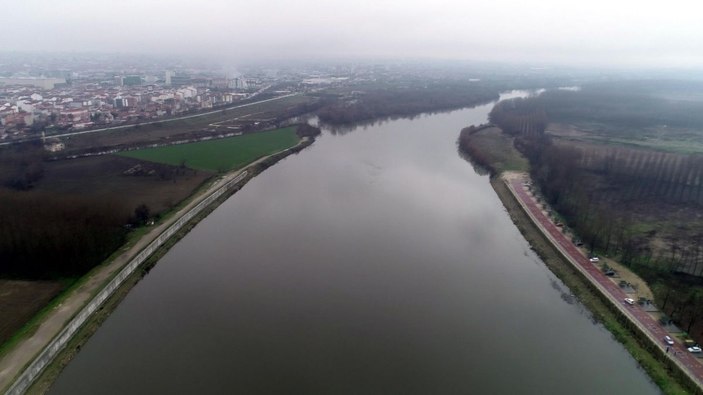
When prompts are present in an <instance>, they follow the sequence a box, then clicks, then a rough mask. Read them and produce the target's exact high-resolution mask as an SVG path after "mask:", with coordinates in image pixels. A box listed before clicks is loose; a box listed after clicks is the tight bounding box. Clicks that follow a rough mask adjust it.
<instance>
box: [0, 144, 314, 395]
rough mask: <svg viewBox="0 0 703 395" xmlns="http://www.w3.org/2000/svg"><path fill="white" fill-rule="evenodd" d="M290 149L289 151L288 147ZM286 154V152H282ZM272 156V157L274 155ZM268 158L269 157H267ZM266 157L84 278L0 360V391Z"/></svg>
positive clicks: (216, 184) (216, 185)
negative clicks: (198, 209) (156, 245)
mask: <svg viewBox="0 0 703 395" xmlns="http://www.w3.org/2000/svg"><path fill="white" fill-rule="evenodd" d="M305 141H307V138H303V139H301V140H300V142H299V143H298V144H302V143H304V142H305ZM289 149H292V148H289ZM284 151H285V150H284ZM273 155H275V154H273ZM269 156H270V155H269ZM269 156H265V157H263V158H260V159H258V160H256V161H254V162H252V163H249V164H248V165H247V166H246V167H245V168H242V169H240V170H237V171H233V172H231V173H228V174H226V175H225V176H223V177H221V178H220V179H218V180H217V181H215V182H214V183H212V185H210V186H209V187H208V188H207V189H206V190H205V191H202V192H200V193H199V194H198V195H196V196H195V197H194V198H193V199H192V200H191V201H190V202H189V203H188V204H187V205H185V206H184V207H183V208H181V209H180V210H178V212H176V213H174V214H173V215H171V216H169V217H168V218H167V219H166V220H165V221H163V222H162V223H159V224H158V225H156V226H154V227H153V228H152V229H151V230H150V231H149V232H148V233H147V234H145V235H144V236H142V237H141V238H140V239H139V240H138V241H137V242H136V243H135V244H134V245H132V246H127V247H123V253H122V254H120V255H119V256H118V257H117V258H115V259H113V260H112V261H111V262H110V263H109V264H106V265H100V266H98V267H96V268H95V269H93V271H92V272H91V273H90V274H88V275H87V279H86V280H85V282H84V283H83V284H82V285H81V286H80V287H78V288H77V289H75V290H73V291H72V292H71V294H70V295H68V296H67V297H66V299H65V300H64V301H63V302H62V303H61V304H59V305H58V306H56V307H55V308H54V309H53V310H51V311H50V312H49V313H48V314H47V315H46V316H45V317H44V318H43V320H42V322H41V324H40V325H39V327H38V328H37V330H36V331H35V332H34V333H33V334H32V335H31V336H27V337H25V338H23V339H22V340H20V341H19V342H18V343H17V344H16V345H15V346H14V347H13V348H12V349H11V350H10V351H8V352H7V353H6V354H5V355H3V356H2V358H0V391H4V390H6V389H7V388H8V387H9V386H10V384H12V382H13V380H14V379H15V377H17V376H18V375H19V374H20V373H21V372H22V371H23V369H24V368H25V366H27V365H28V364H29V363H30V362H31V361H32V360H33V359H34V358H35V356H36V355H38V354H39V353H40V352H41V351H42V350H43V349H44V348H45V347H46V345H47V344H49V342H50V341H51V340H52V339H53V338H54V337H56V336H57V334H59V333H60V332H61V330H62V329H63V328H64V326H66V324H67V323H68V322H69V321H70V320H71V318H72V317H74V316H75V315H76V314H77V313H78V312H79V311H80V310H81V309H82V308H83V307H84V306H85V305H86V304H88V302H89V301H90V300H91V299H92V298H93V296H94V295H95V294H96V293H97V292H98V291H99V290H100V289H102V288H103V287H104V286H105V285H106V284H107V283H108V281H109V280H110V279H111V278H112V277H113V276H114V275H115V274H116V273H117V272H118V271H119V270H121V269H122V268H123V267H124V266H126V265H127V264H128V263H129V262H130V261H131V260H132V258H134V257H135V256H136V255H137V254H138V253H139V252H140V251H141V250H143V249H144V248H145V247H146V246H148V245H149V244H150V243H151V242H152V241H154V240H155V239H156V238H157V237H159V235H161V234H162V233H163V232H164V231H165V230H166V229H168V227H169V226H171V225H172V224H173V223H175V222H176V221H177V220H178V219H179V218H181V217H182V216H183V215H184V214H185V213H187V212H188V211H189V210H190V209H192V208H193V207H195V206H196V205H197V204H198V203H200V202H201V201H203V200H204V199H206V198H207V197H208V196H210V195H211V194H212V193H214V192H215V191H217V190H218V189H219V188H221V187H222V186H224V185H225V184H226V183H227V182H229V181H230V180H233V179H235V178H236V177H237V176H239V174H240V173H241V172H243V171H244V170H245V169H246V168H249V167H250V166H252V165H255V164H257V163H259V162H261V161H263V160H265V159H267V158H268V157H269Z"/></svg>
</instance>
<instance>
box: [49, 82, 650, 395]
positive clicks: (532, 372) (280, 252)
mask: <svg viewBox="0 0 703 395" xmlns="http://www.w3.org/2000/svg"><path fill="white" fill-rule="evenodd" d="M515 94H519V93H515ZM490 108H491V105H484V106H478V107H475V108H472V109H464V110H459V111H453V112H448V113H440V114H433V115H423V116H419V117H416V118H415V119H412V120H410V119H400V120H391V121H385V122H380V123H377V124H375V125H366V126H359V127H356V128H352V130H347V131H345V132H344V133H340V132H336V133H333V132H331V131H329V130H326V131H325V133H324V134H323V136H321V138H320V139H319V140H318V141H317V142H316V143H315V144H314V145H313V146H312V147H310V148H308V149H306V150H305V151H303V152H301V153H300V154H298V155H294V156H291V157H288V158H286V159H285V160H283V161H282V162H280V163H278V164H277V165H275V166H274V167H272V168H270V169H268V170H267V171H266V172H264V173H263V174H262V175H260V176H258V177H257V178H255V179H254V180H252V181H251V182H250V183H249V184H247V185H246V186H245V187H244V188H243V189H242V190H241V191H239V192H238V193H237V194H236V195H234V196H233V197H232V198H230V199H229V200H228V201H227V202H225V203H224V204H223V205H221V206H220V207H219V208H217V209H216V210H215V211H214V212H213V213H212V214H211V215H210V216H208V217H207V218H206V219H205V220H203V221H202V222H201V223H200V224H198V226H197V227H196V228H195V229H193V231H192V232H191V233H189V234H188V235H187V236H186V237H185V238H184V239H183V240H181V241H180V242H179V243H178V244H177V245H176V246H174V247H173V248H172V249H171V250H170V251H169V252H168V253H167V254H166V255H165V256H164V257H163V258H162V259H161V261H160V262H159V264H158V265H157V266H156V267H155V268H154V269H153V270H152V271H151V272H150V273H149V274H148V275H147V276H146V277H145V278H144V280H143V281H142V282H140V283H139V284H138V285H137V286H136V287H135V288H134V289H133V290H132V291H131V293H130V294H129V295H128V296H127V298H126V299H125V300H124V301H123V302H122V304H121V305H120V306H119V307H118V308H117V309H116V311H115V312H114V313H113V314H112V315H111V316H110V318H109V319H108V320H107V321H106V322H105V323H104V325H103V326H102V327H101V328H100V329H99V330H98V331H97V332H96V333H95V335H94V336H93V337H92V338H91V339H90V340H89V341H88V342H87V344H86V345H85V346H84V347H83V349H82V350H81V351H80V353H79V354H78V355H77V357H76V358H75V359H74V360H73V361H72V362H71V363H70V364H69V365H68V367H67V368H66V369H65V370H64V371H63V372H62V374H61V375H60V376H59V378H58V380H57V381H56V382H55V384H54V386H53V387H52V389H51V391H50V392H51V393H52V394H156V393H170V394H173V393H189V394H192V393H223V394H225V393H242V394H254V393H266V394H268V393H284V394H294V393H295V394H298V393H300V394H345V393H348V394H371V393H378V394H452V393H457V394H470V393H475V394H515V393H520V394H567V393H568V394H655V393H658V392H659V391H658V389H657V387H656V386H655V385H654V384H653V383H652V382H651V380H649V378H648V377H647V376H646V374H645V373H644V372H643V371H642V370H641V369H640V368H639V367H638V365H637V363H636V362H635V361H634V360H633V359H632V357H631V356H630V355H629V354H628V353H627V352H626V351H625V350H624V349H623V347H622V346H621V345H620V344H619V343H617V342H616V341H615V340H614V339H613V338H612V336H611V335H610V334H609V333H608V332H607V331H606V330H605V329H604V328H603V327H602V326H601V325H599V324H597V323H595V322H594V321H593V320H592V318H591V316H590V314H589V313H588V311H586V310H585V309H584V307H583V306H582V305H580V304H579V303H578V301H575V300H574V298H573V297H572V296H571V295H570V292H569V290H568V288H566V287H565V286H564V285H563V284H562V283H561V282H560V281H559V280H558V279H556V278H555V276H554V275H553V274H552V273H551V272H550V271H549V270H548V269H547V268H546V267H545V266H544V264H543V263H542V262H541V261H540V259H539V258H538V257H537V256H536V255H535V254H534V253H533V252H532V251H531V250H530V249H529V246H528V244H527V242H526V241H525V240H524V239H523V238H522V236H521V235H520V233H519V232H518V230H517V229H516V228H515V226H514V225H513V224H512V222H511V221H510V218H509V217H508V215H507V213H506V212H505V210H504V208H503V206H502V205H501V202H500V201H499V200H498V198H497V196H496V195H495V193H494V191H493V190H492V188H491V186H490V184H489V182H488V178H487V177H486V176H481V175H478V174H476V173H475V172H474V170H473V169H472V167H471V165H470V164H469V163H467V162H466V161H465V160H463V159H462V158H461V157H460V156H459V155H458V154H457V149H456V139H457V137H458V133H459V130H460V129H461V128H462V127H464V126H467V125H470V124H477V123H482V122H485V120H486V116H487V113H488V111H490Z"/></svg>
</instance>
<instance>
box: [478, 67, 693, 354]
mask: <svg viewBox="0 0 703 395" xmlns="http://www.w3.org/2000/svg"><path fill="white" fill-rule="evenodd" d="M694 85H695V83H694ZM625 88H631V89H625ZM687 92H688V88H686V87H685V86H683V85H681V84H677V83H671V82H666V81H665V82H651V81H648V82H644V83H641V84H637V83H634V82H626V83H622V84H620V83H613V84H610V85H609V86H605V85H602V84H596V85H589V86H586V87H583V89H582V90H580V91H547V92H545V93H543V94H542V95H540V96H537V97H531V98H527V99H514V100H509V101H504V102H501V103H498V104H497V105H496V106H495V108H494V109H493V111H492V112H491V115H490V120H491V122H492V123H494V124H496V125H497V126H499V127H500V128H501V129H502V130H503V131H504V132H505V133H506V134H507V135H509V136H511V137H512V138H513V139H514V146H515V147H516V148H517V149H518V150H519V151H520V152H521V153H523V154H524V155H525V156H526V157H527V159H528V160H529V163H530V174H531V176H532V179H533V180H534V181H535V183H536V184H537V185H538V187H539V190H540V191H541V193H542V194H543V195H544V198H545V200H546V201H547V202H548V203H549V204H550V206H551V207H552V208H554V209H555V211H556V212H557V213H558V215H559V216H560V218H562V219H563V220H564V222H566V224H567V225H568V226H569V227H570V228H571V229H573V230H574V232H575V233H576V234H577V235H578V236H579V237H580V239H581V240H583V242H584V243H585V244H586V247H587V248H588V249H589V250H590V251H591V252H592V253H593V254H600V255H604V256H608V257H611V258H613V259H615V260H617V261H619V262H621V263H622V264H624V265H626V266H627V267H629V268H630V269H631V270H633V271H634V272H636V273H637V274H638V275H640V276H641V277H642V278H644V279H645V281H646V282H647V283H648V284H649V286H650V288H651V289H652V291H653V292H654V296H655V298H656V300H657V305H658V306H659V307H660V308H661V309H662V310H663V311H664V312H665V313H666V315H667V316H668V317H667V319H668V320H673V322H675V323H677V324H678V325H679V326H681V327H682V328H683V329H684V330H685V331H687V332H688V334H689V335H690V336H692V337H693V338H694V339H696V340H699V341H703V322H702V319H703V279H702V278H701V276H702V275H703V249H702V247H701V243H702V242H703V156H701V154H702V153H703V151H699V148H698V147H699V146H697V145H696V144H690V145H688V148H687V150H685V151H681V150H672V149H671V147H673V146H678V143H676V142H677V141H679V139H681V142H683V143H685V142H686V141H687V140H690V139H691V136H695V137H696V139H697V140H698V142H700V141H703V115H702V114H703V102H702V101H697V100H695V96H690V95H687V94H686V93H687ZM682 97H685V98H687V99H686V100H683V99H681V98H682ZM674 98H676V99H674ZM565 124H568V125H569V126H568V127H564V125H565ZM554 125H556V126H554ZM584 125H590V126H593V125H599V126H598V129H588V128H586V127H584ZM552 128H555V129H557V130H558V132H557V133H555V134H552V133H551V132H550V131H551V129H552ZM564 130H569V132H568V133H566V132H564ZM575 130H577V131H578V132H574V131H575ZM653 136H658V137H657V139H654V137H653ZM621 142H624V143H621Z"/></svg>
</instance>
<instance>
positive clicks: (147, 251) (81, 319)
mask: <svg viewBox="0 0 703 395" xmlns="http://www.w3.org/2000/svg"><path fill="white" fill-rule="evenodd" d="M247 174H248V171H247V170H245V171H243V172H242V173H240V174H239V175H238V176H237V177H235V178H234V179H232V180H230V181H228V182H227V183H226V184H225V185H223V186H222V187H220V188H218V189H217V190H216V191H214V192H213V193H212V194H210V195H209V196H208V197H206V198H205V199H203V200H202V201H201V202H200V203H198V204H197V205H196V206H195V207H193V208H191V209H190V210H188V212H187V213H185V214H184V215H183V216H181V217H180V218H178V220H177V221H176V222H174V223H173V224H172V225H171V226H169V227H168V228H167V229H166V230H165V231H163V233H161V234H160V235H159V236H158V237H157V238H156V239H155V240H154V241H152V242H151V243H149V245H148V246H147V247H145V248H144V249H143V250H142V251H140V252H139V254H137V256H135V257H134V258H133V259H132V260H131V261H130V262H129V263H128V264H127V265H126V266H125V267H124V268H122V270H121V271H120V272H119V273H118V274H117V275H116V276H115V277H114V278H113V279H112V280H111V281H110V282H109V283H108V284H107V285H106V286H105V287H104V288H103V289H102V290H101V291H100V292H99V293H98V294H97V295H95V297H94V298H93V299H92V300H91V301H90V302H89V303H88V304H87V305H86V306H85V307H83V309H82V310H81V311H80V312H79V313H78V314H77V315H76V316H75V317H73V319H72V320H71V321H70V322H69V323H68V325H66V327H64V328H63V330H61V332H59V334H58V335H57V336H56V337H55V338H54V339H53V340H52V341H51V342H50V343H49V344H48V345H47V346H46V347H45V348H44V349H43V350H42V351H41V352H40V353H39V355H37V357H36V358H35V359H34V360H33V361H32V362H31V363H30V364H29V366H27V368H26V369H25V370H24V371H23V372H22V373H21V374H20V375H19V376H18V377H17V379H16V380H15V382H14V383H13V384H12V386H11V387H10V388H9V389H8V391H7V392H6V394H7V395H19V394H23V393H24V392H25V391H26V390H27V389H28V388H29V386H30V385H31V384H32V383H33V382H34V380H36V379H37V377H39V375H40V374H41V372H42V371H43V370H44V368H46V367H47V365H49V363H51V362H52V361H53V360H54V358H56V356H57V355H58V354H59V352H60V351H61V350H63V349H64V347H66V344H67V343H68V342H69V341H70V340H71V338H72V337H73V335H75V333H76V332H77V331H78V329H80V327H81V326H82V325H83V324H84V323H85V322H86V321H87V320H88V318H90V316H91V315H92V314H93V313H94V312H95V311H96V310H98V309H99V308H100V306H101V305H102V304H103V303H104V302H105V301H106V300H107V299H108V298H109V297H110V296H111V295H112V294H113V293H114V292H115V291H116V290H117V289H118V288H119V287H120V285H122V283H123V282H124V281H125V279H127V277H129V276H130V275H131V274H132V273H133V272H134V271H135V270H136V269H137V268H138V267H139V265H141V264H142V263H143V262H144V261H146V259H147V258H149V256H151V254H153V253H154V251H156V250H157V249H158V248H159V247H160V246H161V245H162V244H164V242H166V240H168V239H169V238H170V237H171V236H173V235H174V234H175V233H176V232H178V230H180V229H181V228H182V227H183V225H185V224H186V223H187V222H188V221H190V220H191V219H192V218H193V217H195V216H196V215H198V214H199V213H200V212H201V211H202V210H203V209H205V208H206V207H207V206H209V205H210V204H211V203H212V202H214V201H215V200H217V198H219V197H220V196H222V195H223V194H224V193H226V192H227V191H229V190H230V189H232V188H233V187H235V186H236V185H237V184H238V183H239V182H241V181H242V180H244V179H245V178H246V176H247Z"/></svg>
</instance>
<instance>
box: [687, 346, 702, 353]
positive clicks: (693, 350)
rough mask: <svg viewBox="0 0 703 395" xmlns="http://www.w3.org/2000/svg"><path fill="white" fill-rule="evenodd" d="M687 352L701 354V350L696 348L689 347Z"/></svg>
mask: <svg viewBox="0 0 703 395" xmlns="http://www.w3.org/2000/svg"><path fill="white" fill-rule="evenodd" d="M688 352H692V353H699V352H701V348H700V347H698V346H693V347H689V348H688Z"/></svg>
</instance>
